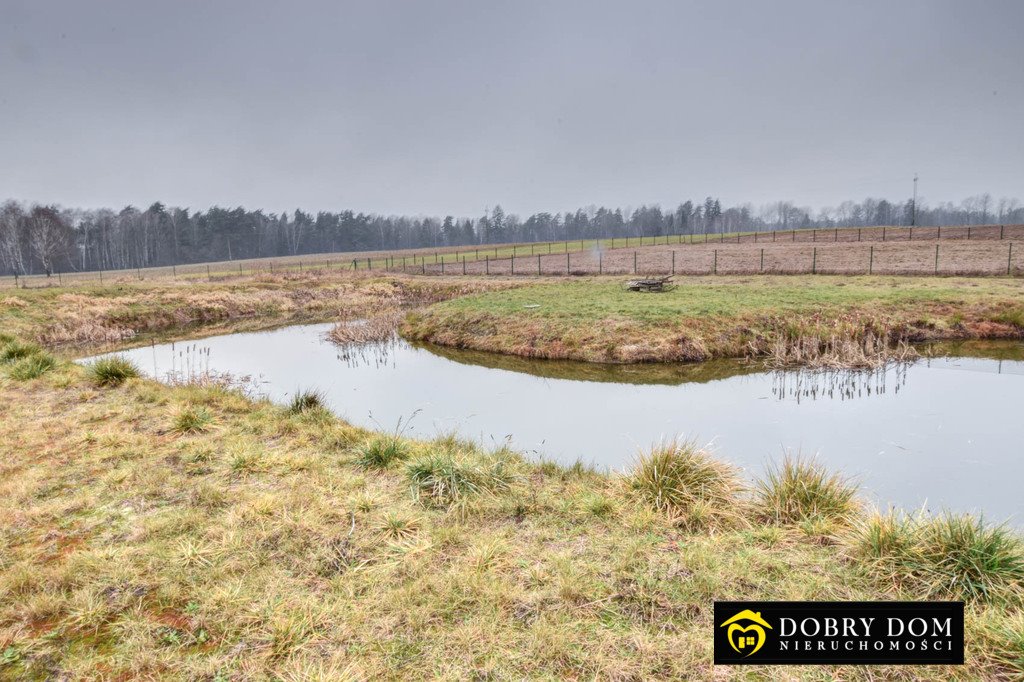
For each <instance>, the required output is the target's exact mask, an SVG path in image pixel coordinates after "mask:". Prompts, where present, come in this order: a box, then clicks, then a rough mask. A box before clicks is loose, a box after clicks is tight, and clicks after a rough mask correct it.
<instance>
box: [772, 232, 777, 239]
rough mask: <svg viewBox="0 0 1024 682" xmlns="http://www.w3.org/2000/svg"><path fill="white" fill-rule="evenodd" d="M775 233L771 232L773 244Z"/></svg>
mask: <svg viewBox="0 0 1024 682" xmlns="http://www.w3.org/2000/svg"><path fill="white" fill-rule="evenodd" d="M775 233H776V230H772V241H773V242H774V241H775Z"/></svg>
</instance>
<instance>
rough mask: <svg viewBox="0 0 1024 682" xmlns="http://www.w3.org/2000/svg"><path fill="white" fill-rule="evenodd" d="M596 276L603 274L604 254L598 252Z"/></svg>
mask: <svg viewBox="0 0 1024 682" xmlns="http://www.w3.org/2000/svg"><path fill="white" fill-rule="evenodd" d="M597 274H599V275H603V274H604V254H603V253H601V252H600V251H598V252H597Z"/></svg>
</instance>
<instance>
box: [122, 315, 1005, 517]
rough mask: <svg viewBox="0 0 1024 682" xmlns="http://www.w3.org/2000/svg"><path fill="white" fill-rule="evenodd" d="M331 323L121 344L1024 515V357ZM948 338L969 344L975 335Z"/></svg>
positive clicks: (287, 384)
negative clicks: (625, 347)
mask: <svg viewBox="0 0 1024 682" xmlns="http://www.w3.org/2000/svg"><path fill="white" fill-rule="evenodd" d="M330 328H331V325H330V324H316V325H300V326H293V327H286V328H282V329H277V330H274V331H268V332H258V333H238V334H227V335H223V336H214V337H209V338H205V339H202V340H199V341H193V342H188V343H168V344H158V345H153V346H147V347H142V348H136V349H132V350H128V351H125V352H124V354H125V355H127V356H128V357H130V358H131V359H132V360H134V361H135V362H136V363H138V364H139V366H140V367H141V368H142V369H143V370H144V371H145V372H147V373H148V374H149V375H150V376H154V377H157V378H166V377H167V375H168V373H175V372H176V373H179V374H180V373H183V372H184V373H189V372H192V373H195V372H200V371H207V370H210V371H214V372H226V373H230V374H231V375H233V376H235V377H243V376H247V377H250V379H251V385H252V386H254V387H256V390H257V391H258V392H259V393H261V394H264V395H266V396H268V397H269V398H271V399H272V400H275V401H279V402H285V401H287V400H289V399H290V397H291V396H292V395H293V394H294V393H295V391H296V390H301V389H318V390H320V391H322V392H323V393H324V394H325V395H326V397H327V401H328V403H329V406H330V407H331V409H332V410H333V411H334V412H335V413H337V414H338V415H340V416H342V417H344V418H346V419H347V420H349V421H350V422H352V423H354V424H358V425H361V426H366V427H370V428H376V429H385V430H393V429H395V428H396V426H397V425H398V423H399V420H401V422H402V425H403V427H406V428H407V431H406V433H407V434H408V435H413V436H424V437H431V436H434V435H437V434H441V433H447V432H451V431H457V432H458V433H459V434H460V435H462V436H463V437H467V438H471V439H473V440H476V441H478V442H481V443H482V444H484V445H485V446H488V447H493V446H496V445H500V444H503V443H505V442H506V441H507V442H509V443H510V444H511V445H512V446H513V447H514V448H516V449H518V450H520V451H522V452H524V453H527V454H528V455H532V456H535V457H545V458H548V459H554V460H557V461H560V462H565V463H571V462H573V461H575V460H577V459H579V460H583V461H584V462H588V463H591V464H595V465H597V466H599V467H602V468H611V469H616V470H621V469H624V468H626V467H628V466H629V465H630V463H631V462H632V461H633V459H634V458H635V456H636V453H637V451H638V449H640V448H644V447H647V446H649V445H651V444H652V443H654V442H657V441H659V440H661V439H665V438H672V437H676V436H680V437H684V438H692V439H695V440H697V441H698V442H699V443H701V444H710V446H711V449H712V450H713V451H714V452H715V454H716V455H717V456H718V457H721V458H723V459H725V460H728V461H730V462H732V463H734V464H737V465H739V466H741V467H743V468H745V469H747V470H748V471H750V472H751V473H752V474H755V475H756V474H757V473H758V472H760V471H762V470H763V469H764V466H765V464H766V463H768V462H769V461H771V460H778V459H780V458H781V456H782V455H783V454H784V453H785V452H786V451H790V452H800V453H801V454H803V455H814V456H816V457H818V459H820V460H821V461H822V462H824V463H825V464H827V465H828V466H829V467H830V468H831V469H833V470H835V471H840V472H843V473H845V474H847V475H850V476H852V477H854V478H855V479H856V480H857V481H858V482H859V483H860V484H861V486H862V487H863V490H864V495H865V496H866V497H868V498H869V499H872V500H873V501H875V502H876V503H878V504H880V505H883V506H884V505H888V504H895V505H898V506H900V507H903V508H920V507H922V506H926V507H927V508H928V509H930V510H932V511H940V510H944V509H949V510H955V511H974V512H982V513H984V515H985V517H986V518H988V519H991V520H994V521H1003V520H1009V521H1011V523H1012V524H1013V525H1018V526H1019V525H1022V522H1024V502H1022V494H1021V488H1022V486H1021V481H1024V448H1022V446H1021V444H1022V443H1024V417H1022V406H1024V353H1022V348H1024V346H1021V345H1020V344H975V345H974V346H972V347H971V348H970V349H968V350H967V351H966V352H970V353H971V354H979V353H980V354H982V355H986V356H988V357H938V358H931V359H927V360H921V361H919V362H917V363H915V364H913V365H911V366H910V367H905V368H903V369H899V370H897V369H894V368H890V369H888V370H886V371H884V372H880V373H867V374H865V373H813V372H807V371H804V372H766V371H762V370H761V369H760V367H759V366H757V365H756V364H750V363H740V362H731V361H730V362H714V363H704V364H701V365H689V366H687V365H671V366H665V365H661V366H627V367H618V366H614V367H606V366H596V365H587V364H583V363H564V362H551V361H530V360H523V359H520V358H508V357H503V356H494V355H491V354H487V353H472V352H463V351H454V350H451V349H439V348H422V347H414V346H412V345H410V344H408V343H405V342H404V341H401V340H396V341H394V342H391V343H388V344H376V345H373V346H369V347H363V348H356V349H353V348H349V349H342V348H339V347H337V346H335V345H333V344H331V343H329V342H327V341H325V340H324V334H325V333H326V332H327V331H328V330H329V329H330ZM941 352H945V353H961V352H965V349H963V348H957V347H954V348H952V349H950V348H945V349H942V351H941Z"/></svg>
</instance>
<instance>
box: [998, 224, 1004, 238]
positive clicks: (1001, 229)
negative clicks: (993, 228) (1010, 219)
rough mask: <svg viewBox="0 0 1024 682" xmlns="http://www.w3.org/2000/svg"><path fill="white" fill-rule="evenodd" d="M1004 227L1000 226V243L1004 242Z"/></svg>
mask: <svg viewBox="0 0 1024 682" xmlns="http://www.w3.org/2000/svg"><path fill="white" fill-rule="evenodd" d="M1004 227H1005V225H1000V226H999V241H1002V240H1003V228H1004Z"/></svg>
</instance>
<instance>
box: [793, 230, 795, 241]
mask: <svg viewBox="0 0 1024 682" xmlns="http://www.w3.org/2000/svg"><path fill="white" fill-rule="evenodd" d="M793 241H796V230H793Z"/></svg>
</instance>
